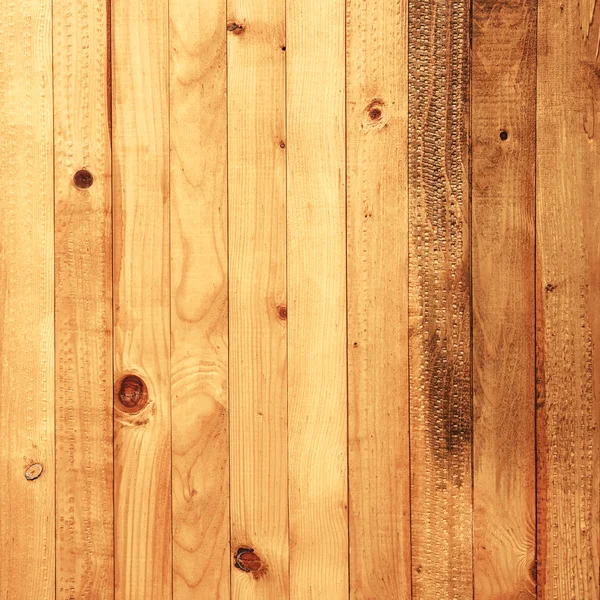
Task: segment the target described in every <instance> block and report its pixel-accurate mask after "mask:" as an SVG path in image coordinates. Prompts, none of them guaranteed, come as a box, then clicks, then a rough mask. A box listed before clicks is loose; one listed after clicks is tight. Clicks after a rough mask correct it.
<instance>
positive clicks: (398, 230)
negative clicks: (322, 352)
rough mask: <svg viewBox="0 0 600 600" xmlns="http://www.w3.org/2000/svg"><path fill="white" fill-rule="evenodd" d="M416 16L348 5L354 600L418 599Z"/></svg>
mask: <svg viewBox="0 0 600 600" xmlns="http://www.w3.org/2000/svg"><path fill="white" fill-rule="evenodd" d="M407 10H408V3H407V2H405V1H403V0H400V1H398V2H389V1H388V0H377V1H375V2H368V3H366V2H363V1H362V0H348V2H347V24H346V50H347V51H346V57H347V60H346V63H347V70H346V72H347V85H346V89H347V122H348V129H347V149H348V151H347V157H348V171H347V197H348V285H347V287H348V393H349V397H348V405H349V444H348V455H349V478H350V481H349V490H350V497H349V506H350V587H351V590H350V597H351V598H352V599H353V600H371V599H372V598H390V599H394V600H408V599H409V598H410V597H411V572H410V469H409V439H408V434H409V431H408V430H409V412H408V185H407V173H408V168H407V166H408V163H407V160H408V156H407V141H408V70H407V49H408V44H407V35H408V30H407ZM374 31H376V32H378V35H373V32H374ZM374 473H377V477H373V474H374Z"/></svg>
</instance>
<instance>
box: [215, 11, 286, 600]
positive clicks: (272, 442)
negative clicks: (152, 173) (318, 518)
mask: <svg viewBox="0 0 600 600" xmlns="http://www.w3.org/2000/svg"><path fill="white" fill-rule="evenodd" d="M284 7H285V3H284V1H283V0H267V1H265V0H229V2H228V21H227V30H228V104H229V117H228V119H229V137H228V140H229V141H228V144H229V153H228V157H229V161H228V168H229V175H228V182H229V184H228V185H229V290H230V304H229V311H230V312H229V335H230V337H229V343H230V369H229V376H230V379H229V385H230V397H229V398H230V440H231V442H230V443H231V457H230V461H231V491H230V494H231V544H232V553H233V560H234V564H235V566H236V567H237V568H234V569H233V571H232V589H231V597H232V598H234V599H236V600H237V599H244V600H246V599H247V600H250V599H252V600H255V599H264V600H273V599H274V598H277V599H282V600H283V599H285V598H288V597H289V581H288V498H287V473H288V469H287V390H286V384H287V349H286V339H287V327H286V315H287V309H286V198H285V194H286V190H285V177H286V175H285V165H286V162H285V161H286V158H285V156H286V150H285V53H284V51H283V50H282V48H283V47H284V45H285V25H284V22H285V14H284ZM251 551H252V552H251Z"/></svg>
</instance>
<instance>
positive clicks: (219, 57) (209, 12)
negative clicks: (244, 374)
mask: <svg viewBox="0 0 600 600" xmlns="http://www.w3.org/2000/svg"><path fill="white" fill-rule="evenodd" d="M226 33H227V32H226V17H225V2H224V0H219V1H214V2H209V3H207V4H203V3H201V2H189V0H171V3H170V39H171V44H170V63H171V69H170V80H171V101H170V123H171V127H170V139H171V155H170V156H171V160H170V172H171V173H170V185H171V220H170V222H171V396H172V410H173V492H172V496H173V500H172V501H173V544H174V546H173V570H174V579H173V585H174V588H173V598H174V599H175V600H188V599H189V600H192V599H193V598H213V599H215V600H225V599H227V600H229V579H230V559H229V440H228V419H229V414H228V409H227V368H228V367H227V364H228V361H227V353H228V348H227V346H228V336H227V320H228V316H227V168H226V167H227V99H226V86H227V73H226Z"/></svg>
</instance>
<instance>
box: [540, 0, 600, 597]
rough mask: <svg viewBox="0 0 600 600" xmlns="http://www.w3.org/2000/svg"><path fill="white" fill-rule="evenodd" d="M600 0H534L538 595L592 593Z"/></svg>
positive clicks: (599, 318) (599, 317) (598, 500)
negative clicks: (536, 6) (536, 7)
mask: <svg viewBox="0 0 600 600" xmlns="http://www.w3.org/2000/svg"><path fill="white" fill-rule="evenodd" d="M599 11H600V6H597V5H596V2H595V0H588V1H583V2H579V3H576V2H560V3H559V2H547V1H540V3H539V10H538V90H537V92H538V93H537V205H536V206H537V363H538V371H537V382H538V412H537V432H538V436H537V458H538V467H539V468H538V479H537V488H538V598H539V600H546V599H547V600H554V599H555V598H558V599H562V598H569V599H570V600H598V598H600V589H599V586H600V581H599V568H600V497H599V494H600V427H599V426H600V355H599V354H598V349H599V348H600V313H599V311H598V306H599V304H600V244H599V243H598V235H599V234H598V232H599V231H600V212H599V211H598V203H599V202H600V130H599V124H600V78H599V73H600V59H599V57H598V48H599V46H598V44H599V39H600V12H599Z"/></svg>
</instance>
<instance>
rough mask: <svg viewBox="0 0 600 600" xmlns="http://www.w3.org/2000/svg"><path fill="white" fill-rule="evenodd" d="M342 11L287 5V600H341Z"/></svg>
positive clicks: (332, 0) (344, 536)
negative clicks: (288, 592) (288, 505)
mask: <svg viewBox="0 0 600 600" xmlns="http://www.w3.org/2000/svg"><path fill="white" fill-rule="evenodd" d="M345 8H346V7H345V1H344V0H306V1H305V2H291V1H290V2H288V3H287V19H286V21H287V122H288V144H289V145H288V186H287V189H288V223H287V225H288V295H289V325H288V327H289V330H288V331H289V333H288V348H289V350H288V352H289V384H288V387H289V457H290V459H289V471H290V474H289V502H290V597H291V598H292V599H294V600H312V599H315V600H316V599H318V600H322V599H323V598H327V600H347V598H348V594H349V589H348V498H347V496H348V493H347V492H348V489H347V487H348V486H347V451H348V446H347V390H346V386H347V379H346V377H347V373H346V371H347V368H346V367H347V365H346V362H347V352H346V350H347V349H346V343H347V339H346V220H345V212H346V198H345V180H346V164H345V40H344V37H345Z"/></svg>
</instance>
